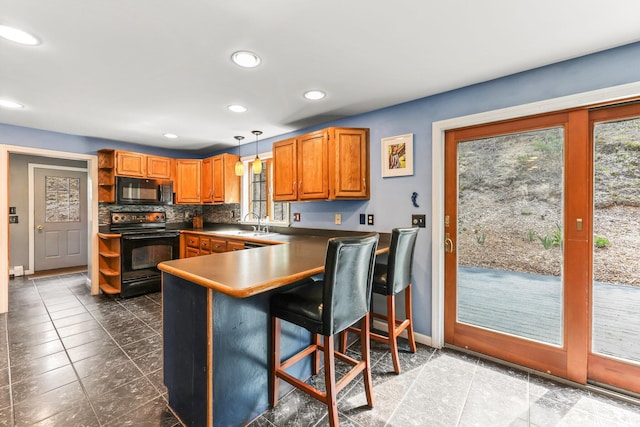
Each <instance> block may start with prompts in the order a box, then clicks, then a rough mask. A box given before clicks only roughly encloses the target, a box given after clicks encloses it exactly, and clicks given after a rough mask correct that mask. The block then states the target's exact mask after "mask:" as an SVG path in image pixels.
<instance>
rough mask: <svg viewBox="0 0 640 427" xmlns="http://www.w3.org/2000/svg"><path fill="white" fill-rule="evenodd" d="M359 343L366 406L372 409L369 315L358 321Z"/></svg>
mask: <svg viewBox="0 0 640 427" xmlns="http://www.w3.org/2000/svg"><path fill="white" fill-rule="evenodd" d="M360 341H361V344H362V345H361V347H362V360H363V361H364V363H365V365H364V371H363V372H362V375H363V376H364V390H365V393H366V395H367V405H369V407H370V408H373V405H374V402H373V381H372V379H371V340H370V331H369V313H367V314H366V316H364V317H363V318H362V320H361V321H360Z"/></svg>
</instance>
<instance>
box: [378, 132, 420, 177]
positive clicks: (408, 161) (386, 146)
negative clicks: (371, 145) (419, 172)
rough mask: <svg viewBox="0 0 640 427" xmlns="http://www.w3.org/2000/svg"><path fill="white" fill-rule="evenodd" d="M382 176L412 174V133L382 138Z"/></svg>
mask: <svg viewBox="0 0 640 427" xmlns="http://www.w3.org/2000/svg"><path fill="white" fill-rule="evenodd" d="M381 146H382V155H381V156H380V158H381V159H382V162H381V163H382V177H383V178H387V177H393V176H406V175H413V134H412V133H408V134H406V135H398V136H390V137H388V138H382V144H381Z"/></svg>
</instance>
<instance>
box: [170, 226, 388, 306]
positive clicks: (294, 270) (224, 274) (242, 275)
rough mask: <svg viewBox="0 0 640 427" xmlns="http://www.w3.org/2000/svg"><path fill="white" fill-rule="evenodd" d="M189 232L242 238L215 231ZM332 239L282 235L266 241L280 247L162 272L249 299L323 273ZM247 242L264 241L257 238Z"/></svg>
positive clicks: (384, 244)
mask: <svg viewBox="0 0 640 427" xmlns="http://www.w3.org/2000/svg"><path fill="white" fill-rule="evenodd" d="M189 232H190V233H191V232H196V233H198V232H199V233H203V234H207V235H210V236H213V235H216V236H217V235H219V236H220V237H223V238H236V239H237V238H238V237H234V236H229V235H225V234H223V233H221V234H217V233H215V232H212V231H209V232H207V231H198V230H194V231H189ZM361 234H364V233H359V232H353V231H350V232H346V233H344V232H343V233H341V232H339V231H336V232H335V236H333V237H338V236H345V235H361ZM330 237H331V236H324V235H323V236H311V235H300V234H296V235H287V234H278V235H276V236H269V237H267V238H265V239H264V241H266V242H269V243H279V244H274V245H271V246H264V247H260V248H254V249H246V250H243V251H234V252H223V253H216V254H211V255H202V256H198V257H192V258H183V259H176V260H172V261H165V262H162V263H160V264H158V268H159V269H160V270H162V271H164V272H167V273H170V274H173V275H174V276H177V277H180V278H183V279H185V280H189V281H190V282H193V283H196V284H198V285H201V286H204V287H207V288H211V289H213V290H215V291H217V292H222V293H224V294H227V295H229V296H232V297H235V298H246V297H250V296H252V295H256V294H259V293H262V292H266V291H269V290H272V289H277V288H279V287H281V286H285V285H288V284H291V283H293V282H296V281H298V280H301V279H304V278H306V277H309V276H312V275H314V274H318V273H322V272H323V271H324V261H325V254H326V250H327V241H328V239H329V238H330ZM246 240H254V241H260V239H258V238H255V237H254V238H251V239H246ZM389 243H390V234H386V233H380V240H379V243H378V254H380V253H384V252H387V251H388V250H389Z"/></svg>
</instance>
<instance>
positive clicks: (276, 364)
mask: <svg viewBox="0 0 640 427" xmlns="http://www.w3.org/2000/svg"><path fill="white" fill-rule="evenodd" d="M280 329H281V324H280V319H279V318H277V317H271V393H270V395H269V400H270V402H269V403H270V404H271V406H276V404H277V403H278V393H279V392H280V387H279V385H280V378H278V376H277V375H276V372H277V371H278V370H279V369H280Z"/></svg>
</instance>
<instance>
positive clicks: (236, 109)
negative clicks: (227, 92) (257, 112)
mask: <svg viewBox="0 0 640 427" xmlns="http://www.w3.org/2000/svg"><path fill="white" fill-rule="evenodd" d="M227 108H228V109H229V110H231V111H233V112H234V113H244V112H245V111H247V107H245V106H244V105H239V104H233V105H229V106H228V107H227Z"/></svg>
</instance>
